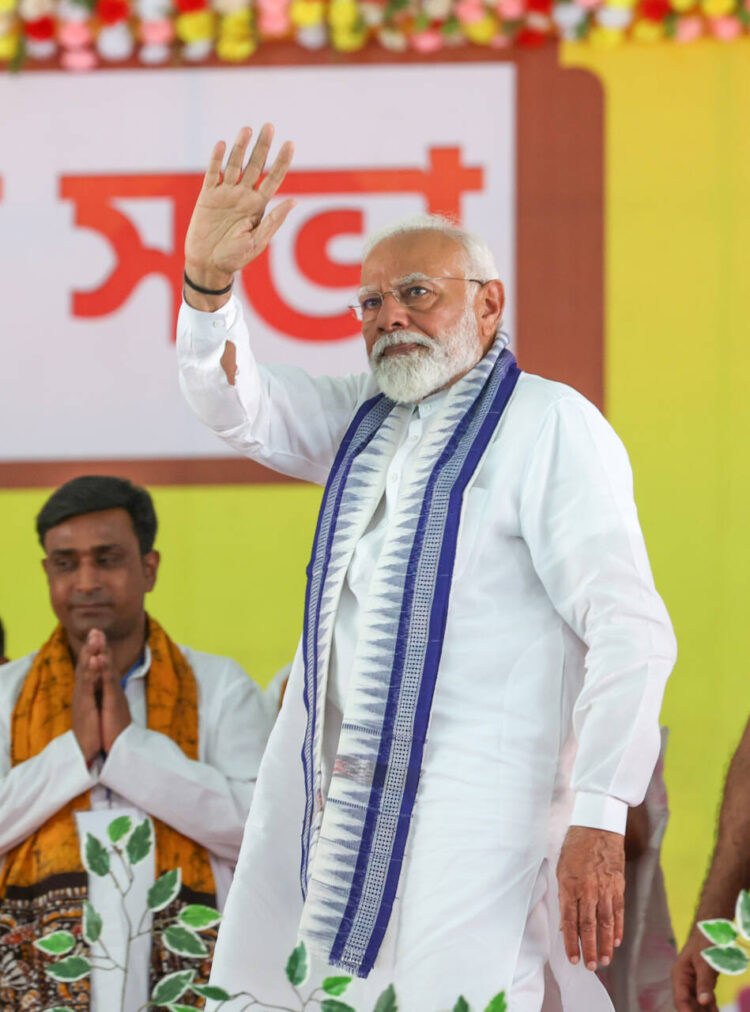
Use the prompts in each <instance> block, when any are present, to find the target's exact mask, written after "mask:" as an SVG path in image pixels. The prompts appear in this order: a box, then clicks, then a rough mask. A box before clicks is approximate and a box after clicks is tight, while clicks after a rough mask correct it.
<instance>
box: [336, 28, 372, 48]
mask: <svg viewBox="0 0 750 1012" xmlns="http://www.w3.org/2000/svg"><path fill="white" fill-rule="evenodd" d="M366 41H367V29H366V28H351V29H346V28H344V29H342V28H336V29H334V31H333V32H332V34H331V42H332V44H333V48H334V49H338V50H339V51H340V52H342V53H353V52H354V51H355V50H357V49H361V48H362V46H364V44H365V42H366Z"/></svg>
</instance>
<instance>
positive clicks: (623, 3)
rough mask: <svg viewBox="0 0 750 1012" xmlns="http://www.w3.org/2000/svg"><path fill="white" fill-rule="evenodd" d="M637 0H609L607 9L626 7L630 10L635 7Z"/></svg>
mask: <svg viewBox="0 0 750 1012" xmlns="http://www.w3.org/2000/svg"><path fill="white" fill-rule="evenodd" d="M635 5H636V0H607V7H624V8H626V9H629V8H630V7H635Z"/></svg>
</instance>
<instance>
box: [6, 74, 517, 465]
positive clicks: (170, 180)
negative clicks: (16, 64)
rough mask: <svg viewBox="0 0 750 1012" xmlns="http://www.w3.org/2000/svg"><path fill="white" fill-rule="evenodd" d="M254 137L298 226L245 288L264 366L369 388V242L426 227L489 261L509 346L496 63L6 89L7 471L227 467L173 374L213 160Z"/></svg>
mask: <svg viewBox="0 0 750 1012" xmlns="http://www.w3.org/2000/svg"><path fill="white" fill-rule="evenodd" d="M266 120H269V121H271V122H273V123H275V125H276V138H277V141H278V142H281V141H282V140H286V139H290V140H293V141H294V142H295V146H296V156H295V161H294V165H293V169H292V172H291V173H290V176H289V177H288V180H287V182H286V184H285V186H284V189H283V191H282V193H294V194H295V196H296V197H297V199H298V201H299V205H298V207H297V208H295V210H294V211H293V213H292V215H291V216H290V218H289V219H288V221H287V223H286V224H285V226H284V228H283V230H282V231H281V232H280V233H279V235H278V236H277V238H276V239H275V240H274V244H273V246H272V249H271V251H270V253H269V255H268V256H267V257H264V258H263V260H262V261H260V262H258V263H256V264H254V265H251V267H250V268H249V269H248V271H246V272H245V274H244V276H243V278H242V279H241V282H240V283H239V284H238V286H237V287H238V289H239V292H240V294H241V297H242V298H243V301H244V304H245V308H246V312H247V315H248V318H249V322H250V327H251V333H252V335H253V343H254V348H255V351H256V353H257V355H258V357H259V359H260V360H261V361H268V362H271V361H273V362H287V363H289V362H293V363H296V364H298V365H301V366H303V367H304V368H306V369H308V370H310V371H312V372H314V373H342V372H351V371H357V370H361V369H364V368H366V362H365V357H364V352H363V347H362V343H361V338H360V337H359V336H358V326H357V321H356V320H355V319H354V317H353V316H351V315H350V314H349V313H348V311H347V309H346V306H347V304H348V303H350V302H351V301H352V300H353V295H354V292H355V291H356V288H357V283H358V265H359V258H360V252H361V246H362V241H363V238H364V237H365V236H366V235H367V234H368V233H370V232H371V231H373V230H374V229H376V228H378V227H380V226H381V225H383V224H385V223H386V222H388V221H390V220H393V219H394V218H397V217H400V216H402V215H405V214H410V213H414V212H416V211H422V210H432V211H438V212H448V213H453V214H455V215H458V216H459V217H460V219H461V220H462V222H463V223H464V224H465V225H466V226H467V227H468V228H470V229H473V230H476V231H478V232H480V233H481V234H482V235H483V236H485V237H486V238H487V240H488V241H489V242H490V244H491V245H492V247H493V249H494V252H495V254H496V257H497V261H498V265H499V267H500V271H501V274H502V276H503V278H504V280H505V282H506V285H507V288H508V292H509V295H510V296H511V299H510V306H509V311H508V314H507V315H506V326H507V327H508V329H509V330H510V331H511V333H512V332H513V299H512V293H513V291H514V280H515V277H514V275H515V271H514V247H515V235H514V232H515V230H514V218H515V180H514V165H515V68H514V67H513V66H512V65H510V64H492V65H490V64H473V65H466V64H462V65H431V66H424V67H422V66H414V65H412V66H399V67H392V66H383V67H371V68H370V67H362V68H360V67H351V66H347V67H340V68H319V67H316V68H258V69H248V70H241V71H240V70H235V69H223V70H222V69H215V70H213V69H185V70H182V69H175V70H153V71H152V70H139V71H112V72H104V71H102V72H99V73H97V74H96V75H92V76H90V77H86V76H80V77H79V76H76V75H72V74H61V73H35V74H28V75H21V76H19V77H12V76H9V75H6V76H4V77H2V78H0V137H2V145H1V148H0V183H1V185H2V190H1V191H0V192H1V196H0V262H1V263H2V269H1V271H0V275H1V276H2V283H1V290H2V294H3V299H2V303H3V305H2V330H3V336H2V359H1V362H0V462H13V461H15V462H24V461H25V462H29V461H51V460H66V459H75V460H116V459H118V458H120V459H133V458H190V457H202V458H205V457H209V456H212V455H226V453H227V450H226V448H225V447H224V446H223V444H221V443H220V442H219V441H218V440H217V439H216V438H215V437H213V436H212V435H211V434H210V433H208V432H206V431H205V430H204V429H203V427H202V426H201V425H200V424H199V423H198V422H197V420H196V419H194V418H193V417H192V416H191V415H190V413H189V411H188V409H187V408H186V406H185V405H184V404H183V402H182V400H181V397H180V394H179V391H178V387H177V380H176V369H175V361H174V318H175V312H176V308H177V306H178V304H179V294H180V278H181V269H182V262H181V261H182V243H183V239H184V232H185V228H186V226H187V221H188V220H189V216H190V211H191V209H192V205H193V202H194V199H195V196H196V194H197V191H198V188H199V186H200V180H201V177H202V173H203V170H204V167H205V163H206V161H207V158H208V155H209V153H210V151H211V148H212V146H213V144H214V142H215V141H216V140H218V139H221V138H223V139H225V140H227V141H228V142H231V141H232V140H233V138H234V136H235V135H236V133H237V130H238V129H239V127H240V126H241V125H243V124H249V125H251V126H253V127H254V128H256V129H257V128H259V127H260V125H261V124H262V123H263V122H264V121H266Z"/></svg>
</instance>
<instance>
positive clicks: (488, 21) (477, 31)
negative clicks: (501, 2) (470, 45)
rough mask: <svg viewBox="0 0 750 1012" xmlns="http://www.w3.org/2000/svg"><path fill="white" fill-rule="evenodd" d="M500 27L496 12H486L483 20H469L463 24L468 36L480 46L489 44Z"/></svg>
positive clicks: (463, 29)
mask: <svg viewBox="0 0 750 1012" xmlns="http://www.w3.org/2000/svg"><path fill="white" fill-rule="evenodd" d="M499 27H500V26H499V24H498V20H497V18H496V17H495V16H494V14H485V16H484V17H483V18H482V20H481V21H467V22H464V23H463V24H462V25H461V29H462V31H463V33H464V35H465V36H466V38H467V39H469V40H470V41H471V42H476V44H477V45H478V46H486V45H488V43H490V42H491V41H492V39H494V37H495V36H496V35H497V33H498V30H499Z"/></svg>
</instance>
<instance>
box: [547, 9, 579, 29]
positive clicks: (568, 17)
mask: <svg viewBox="0 0 750 1012" xmlns="http://www.w3.org/2000/svg"><path fill="white" fill-rule="evenodd" d="M585 17H586V11H585V10H584V9H583V7H579V6H578V4H575V3H564V4H555V6H554V8H553V10H552V20H553V21H554V22H555V24H556V25H557V27H558V28H561V29H562V30H563V31H565V30H566V29H570V28H576V27H577V26H578V25H580V23H581V22H582V21H583V19H584V18H585Z"/></svg>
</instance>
